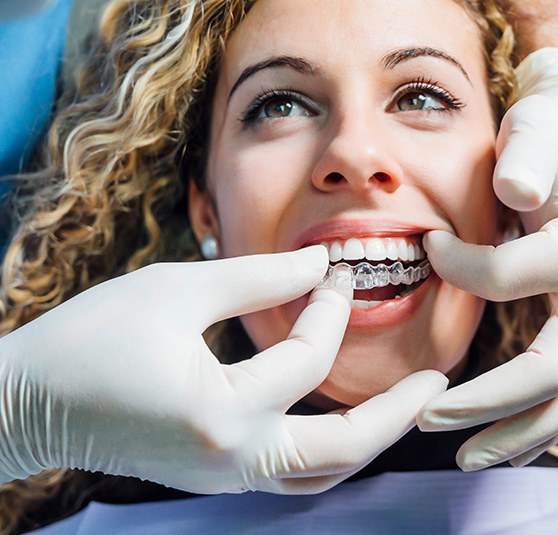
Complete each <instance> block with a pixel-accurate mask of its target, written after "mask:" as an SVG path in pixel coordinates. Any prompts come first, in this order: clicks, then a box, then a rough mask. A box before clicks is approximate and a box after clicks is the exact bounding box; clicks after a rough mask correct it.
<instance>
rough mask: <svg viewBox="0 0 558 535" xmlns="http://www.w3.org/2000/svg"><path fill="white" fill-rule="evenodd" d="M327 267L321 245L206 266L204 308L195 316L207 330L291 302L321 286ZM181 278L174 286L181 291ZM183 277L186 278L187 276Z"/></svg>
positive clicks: (202, 294)
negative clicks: (214, 324)
mask: <svg viewBox="0 0 558 535" xmlns="http://www.w3.org/2000/svg"><path fill="white" fill-rule="evenodd" d="M328 263H329V258H328V253H327V249H326V248H325V247H323V246H321V245H316V246H313V247H306V248H304V249H300V250H298V251H294V252H288V253H278V254H266V255H252V256H242V257H237V258H227V259H224V260H214V261H210V262H204V263H203V271H202V272H201V273H200V275H199V281H197V285H198V288H199V291H200V297H201V299H203V307H202V306H199V307H198V309H199V310H198V309H196V316H197V317H198V319H199V321H201V322H202V324H203V325H204V326H205V327H207V326H209V325H212V324H213V323H216V322H217V321H220V320H223V319H226V318H231V317H234V316H240V315H241V314H248V313H250V312H255V311H256V310H263V309H266V308H271V307H273V306H277V305H280V304H283V303H286V302H288V301H292V300H293V299H296V298H298V297H300V296H301V295H304V294H305V293H307V292H309V291H310V290H312V288H314V287H315V286H316V285H317V284H318V283H319V282H320V280H321V279H322V278H323V276H324V275H325V272H326V270H327V267H328ZM180 275H181V274H180V273H178V274H177V278H178V280H177V281H176V283H175V285H176V286H175V287H178V288H180V287H181V285H184V281H183V280H182V281H180ZM183 276H185V277H187V276H188V272H186V273H185V274H183ZM187 297H188V298H189V299H190V300H191V298H192V296H191V295H189V296H187ZM184 308H187V307H184Z"/></svg>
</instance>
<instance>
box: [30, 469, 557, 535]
mask: <svg viewBox="0 0 558 535" xmlns="http://www.w3.org/2000/svg"><path fill="white" fill-rule="evenodd" d="M556 474H557V473H556V468H494V469H488V470H481V471H480V472H469V473H463V472H461V471H459V470H453V471H452V470H446V471H444V470H440V471H424V472H391V473H390V472H386V473H384V474H380V475H378V476H374V477H370V478H365V479H361V480H359V481H354V482H349V483H341V485H339V486H337V487H335V488H333V489H331V490H329V491H327V492H324V493H323V494H316V495H312V496H279V495H276V494H264V493H262V492H249V493H246V494H224V495H221V496H205V497H198V498H191V499H187V500H176V501H168V502H153V503H140V504H133V505H110V504H102V503H95V502H94V503H91V504H90V505H89V506H88V507H87V509H85V510H84V511H82V512H81V513H79V514H78V515H75V516H74V517H71V518H69V519H67V520H64V521H63V522H60V523H57V524H53V525H52V526H50V527H46V528H44V529H42V530H38V531H35V532H33V533H34V534H35V533H36V535H97V534H98V533H102V534H107V535H108V534H110V535H152V534H154V533H155V534H157V535H180V534H184V535H197V534H200V533H201V534H203V535H206V534H208V535H210V534H219V535H284V534H285V533H288V534H290V535H308V534H314V533H316V534H319V535H339V534H343V535H370V534H373V535H392V534H397V535H433V534H434V535H437V534H444V535H445V534H447V535H525V534H529V535H551V534H556V533H558V493H557V492H556Z"/></svg>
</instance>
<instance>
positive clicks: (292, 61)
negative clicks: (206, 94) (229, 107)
mask: <svg viewBox="0 0 558 535" xmlns="http://www.w3.org/2000/svg"><path fill="white" fill-rule="evenodd" d="M282 67H290V68H291V69H294V70H295V71H297V72H300V73H302V74H315V73H316V71H317V67H316V66H314V65H312V64H311V63H309V62H308V61H306V60H305V59H303V58H297V57H294V56H273V57H271V58H268V59H264V60H263V61H259V62H258V63H254V64H253V65H249V66H248V67H246V68H245V69H244V70H243V71H242V72H241V73H240V76H239V77H238V79H237V80H236V82H235V83H234V85H233V86H232V88H231V91H230V93H229V100H230V98H231V97H232V95H233V93H234V92H235V91H236V90H237V89H238V88H239V87H240V86H241V85H242V84H243V83H244V82H245V81H246V80H248V78H250V76H253V75H254V74H256V73H257V72H259V71H262V70H263V69H277V68H282Z"/></svg>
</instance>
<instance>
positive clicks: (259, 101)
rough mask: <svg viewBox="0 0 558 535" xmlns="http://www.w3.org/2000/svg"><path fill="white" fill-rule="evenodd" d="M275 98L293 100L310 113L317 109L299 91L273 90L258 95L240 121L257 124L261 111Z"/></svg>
mask: <svg viewBox="0 0 558 535" xmlns="http://www.w3.org/2000/svg"><path fill="white" fill-rule="evenodd" d="M274 98H284V99H291V100H293V101H295V102H298V103H300V104H302V105H303V106H304V107H305V108H307V109H308V110H309V111H312V110H313V109H315V106H312V104H311V101H310V100H308V99H306V98H304V96H303V95H301V94H300V93H299V92H297V91H293V90H291V89H272V90H271V91H264V92H263V93H262V94H260V95H258V96H257V97H256V98H255V99H254V100H253V102H252V103H251V104H250V106H249V107H248V109H247V110H246V111H245V112H243V113H242V114H241V116H240V121H241V122H242V123H244V124H251V123H255V122H257V121H258V115H259V113H260V111H261V109H262V108H263V107H264V106H265V105H266V104H267V103H268V102H269V101H271V100H273V99H274Z"/></svg>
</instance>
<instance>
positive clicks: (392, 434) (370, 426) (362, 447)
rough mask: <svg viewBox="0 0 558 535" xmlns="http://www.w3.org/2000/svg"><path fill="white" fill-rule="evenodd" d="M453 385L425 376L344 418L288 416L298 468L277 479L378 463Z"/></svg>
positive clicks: (430, 372)
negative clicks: (425, 408) (419, 415)
mask: <svg viewBox="0 0 558 535" xmlns="http://www.w3.org/2000/svg"><path fill="white" fill-rule="evenodd" d="M447 383H448V381H447V378H446V377H445V376H444V375H442V374H441V373H440V372H437V371H434V370H423V371H420V372H416V373H414V374H412V375H409V376H408V377H406V378H405V379H403V380H401V381H400V382H399V383H397V384H396V385H395V386H393V387H392V388H390V389H389V390H388V391H387V392H384V393H383V394H379V395H377V396H375V397H373V398H371V399H369V400H368V401H365V402H364V403H362V404H361V405H358V406H357V407H354V408H352V409H350V410H349V411H347V412H346V413H345V414H344V415H341V414H325V415H319V416H287V417H286V422H287V427H288V429H289V431H290V434H291V436H292V437H293V440H294V442H295V447H296V450H297V457H296V464H294V465H289V464H287V465H286V467H285V470H284V471H283V472H282V473H279V474H277V477H290V478H292V477H310V476H312V477H316V476H327V475H334V474H340V473H348V472H351V471H353V470H354V469H355V468H358V467H360V466H362V465H363V464H366V463H368V462H370V461H372V459H374V458H375V457H377V456H378V455H379V454H380V453H381V452H382V451H384V450H385V449H386V448H388V447H389V446H391V445H392V444H393V443H394V442H396V441H397V440H399V439H400V438H401V437H402V436H403V435H404V434H405V433H407V432H408V431H409V430H410V429H411V428H412V427H414V425H415V417H416V415H417V412H418V411H419V410H420V408H421V407H422V406H423V405H424V404H425V403H426V402H427V401H429V400H430V399H432V398H433V397H435V396H436V395H438V394H440V393H441V392H442V391H444V390H445V388H446V386H447ZM293 462H294V461H293Z"/></svg>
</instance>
